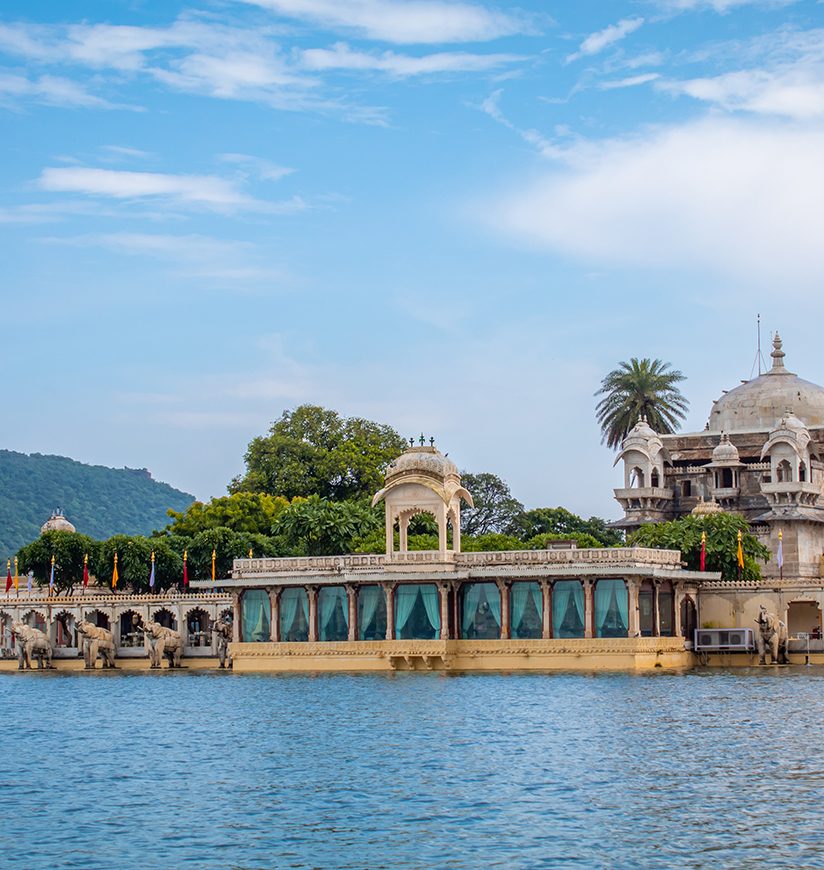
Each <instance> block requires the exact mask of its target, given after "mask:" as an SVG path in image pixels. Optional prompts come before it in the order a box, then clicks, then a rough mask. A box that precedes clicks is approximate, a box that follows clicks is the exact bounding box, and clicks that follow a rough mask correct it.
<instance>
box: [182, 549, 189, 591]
mask: <svg viewBox="0 0 824 870" xmlns="http://www.w3.org/2000/svg"><path fill="white" fill-rule="evenodd" d="M187 558H188V553H187V552H186V551H185V550H184V551H183V588H184V589H185V588H186V587H187V586H188V585H189V568H188V567H187V565H186V559H187Z"/></svg>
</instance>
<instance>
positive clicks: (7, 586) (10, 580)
mask: <svg viewBox="0 0 824 870" xmlns="http://www.w3.org/2000/svg"><path fill="white" fill-rule="evenodd" d="M8 568H9V573H8V575H7V576H6V595H8V594H9V589H11V584H12V583H14V580H12V579H11V559H9V563H8Z"/></svg>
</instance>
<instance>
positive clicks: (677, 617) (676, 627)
mask: <svg viewBox="0 0 824 870" xmlns="http://www.w3.org/2000/svg"><path fill="white" fill-rule="evenodd" d="M683 600H684V593H683V592H681V590H680V589H679V588H678V586H677V584H676V583H673V584H672V606H673V610H674V613H673V622H672V625H673V631H674V633H675V636H676V637H681V602H682V601H683Z"/></svg>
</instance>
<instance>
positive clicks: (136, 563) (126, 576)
mask: <svg viewBox="0 0 824 870" xmlns="http://www.w3.org/2000/svg"><path fill="white" fill-rule="evenodd" d="M115 553H117V575H118V580H117V588H118V589H121V590H123V589H125V590H128V591H131V592H138V593H140V592H149V591H150V587H149V576H150V574H151V570H152V553H154V554H155V583H154V591H155V592H159V591H160V590H161V589H171V588H173V587H175V586H180V585H181V584H182V582H183V559H182V557H181V554H180V553H178V552H177V551H176V549H175V548H174V547H173V546H172V544H171V543H170V542H169V541H168V540H166V539H165V538H146V537H144V536H143V535H113V536H112V537H111V538H108V539H107V540H105V541H102V542H101V544H100V547H99V549H98V555H97V559H96V562H95V576H96V577H97V579H98V582H99V583H100V584H101V585H104V586H110V585H111V582H112V570H113V568H114V554H115Z"/></svg>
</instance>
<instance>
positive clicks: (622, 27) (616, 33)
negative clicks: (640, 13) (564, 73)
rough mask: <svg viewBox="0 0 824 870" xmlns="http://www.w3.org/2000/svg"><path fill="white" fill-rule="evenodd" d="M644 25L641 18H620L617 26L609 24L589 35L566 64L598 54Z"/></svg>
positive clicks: (568, 58)
mask: <svg viewBox="0 0 824 870" xmlns="http://www.w3.org/2000/svg"><path fill="white" fill-rule="evenodd" d="M643 23H644V19H643V18H622V19H621V20H620V21H619V22H618V23H617V24H610V25H609V27H605V28H604V29H603V30H599V31H597V32H596V33H591V34H590V35H589V36H588V37H587V38H586V39H585V40H584V41H583V42H582V43H581V45H580V46H579V47H578V51H576V52H575V53H573V54H570V55H569V56H568V57H567V62H569V61H573V60H578V59H579V58H581V57H589V56H590V55H593V54H598V53H599V52H601V51H603V50H604V49H605V48H607V47H609V46H610V45H613V44H614V43H616V42H620V40H622V39H624V38H625V37H627V36H629V35H630V33H635V31H636V30H638V28H639V27H641V25H642V24H643Z"/></svg>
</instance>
